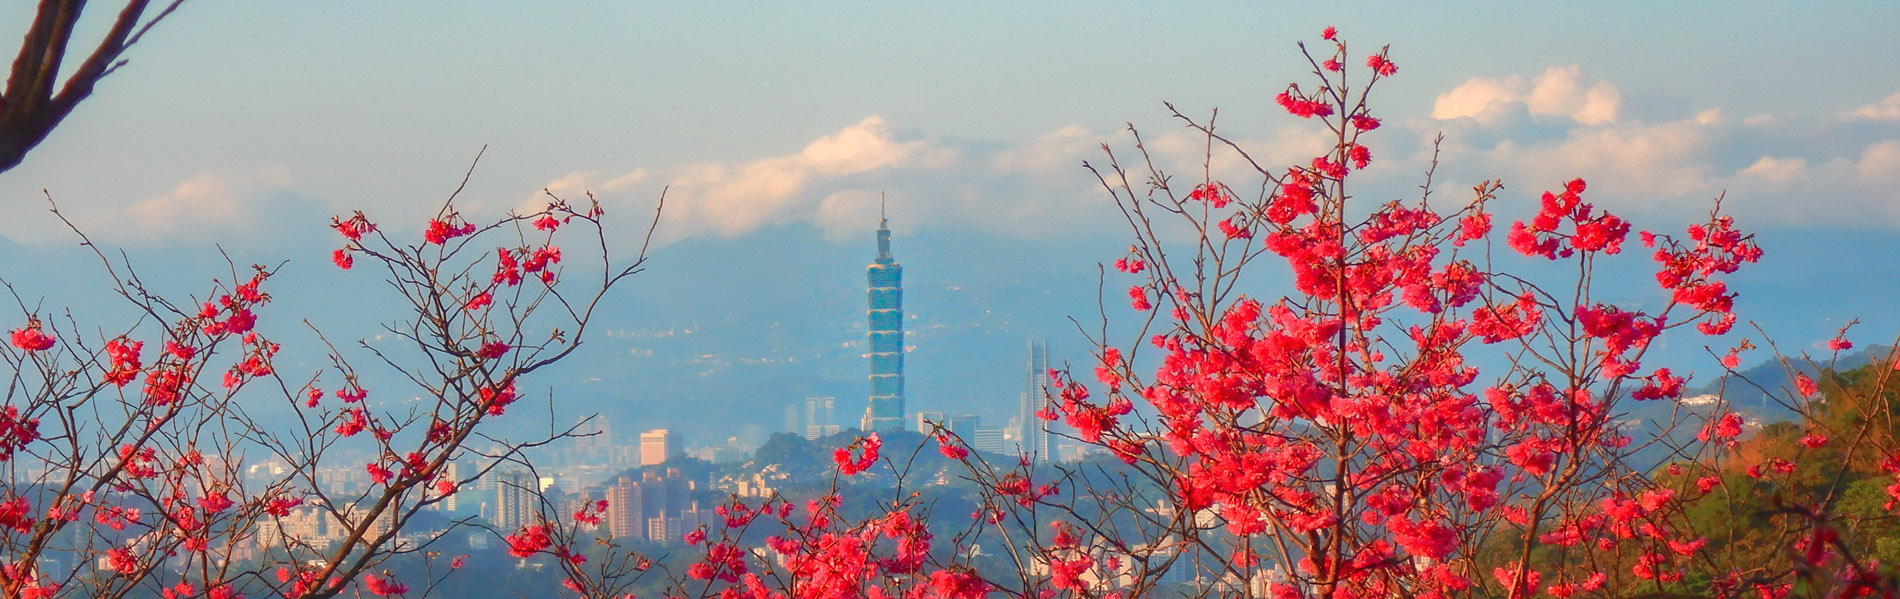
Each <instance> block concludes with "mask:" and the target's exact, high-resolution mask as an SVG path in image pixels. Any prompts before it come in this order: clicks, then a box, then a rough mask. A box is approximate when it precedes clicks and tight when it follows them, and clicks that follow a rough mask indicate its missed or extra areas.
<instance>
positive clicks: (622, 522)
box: [606, 476, 647, 539]
mask: <svg viewBox="0 0 1900 599" xmlns="http://www.w3.org/2000/svg"><path fill="white" fill-rule="evenodd" d="M606 495H607V534H608V535H609V536H612V537H615V538H622V539H633V538H642V539H643V538H646V523H647V518H646V506H645V504H644V502H643V501H642V498H641V496H640V483H638V482H634V480H633V479H632V478H629V477H625V476H622V477H620V478H619V479H618V480H615V481H614V484H613V485H612V486H609V487H607V493H606Z"/></svg>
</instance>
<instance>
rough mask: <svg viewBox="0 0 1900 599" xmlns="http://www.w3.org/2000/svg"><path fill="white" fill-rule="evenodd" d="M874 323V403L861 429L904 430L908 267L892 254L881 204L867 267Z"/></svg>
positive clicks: (887, 223)
mask: <svg viewBox="0 0 1900 599" xmlns="http://www.w3.org/2000/svg"><path fill="white" fill-rule="evenodd" d="M865 275H866V278H867V279H869V282H870V289H869V291H868V293H867V295H868V296H869V300H870V309H869V310H867V314H868V317H869V319H870V324H871V339H870V341H871V352H870V358H871V405H869V406H867V407H866V408H865V410H864V421H863V423H862V426H861V428H863V429H864V430H867V431H886V430H904V414H905V412H904V267H903V266H901V265H899V264H898V263H897V259H896V258H894V257H892V256H891V228H890V221H889V220H888V219H886V218H884V208H883V204H882V200H879V205H878V221H877V259H876V260H875V261H873V262H871V266H870V267H868V268H866V269H865Z"/></svg>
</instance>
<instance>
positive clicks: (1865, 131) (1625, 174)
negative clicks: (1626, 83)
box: [1413, 66, 1900, 226]
mask: <svg viewBox="0 0 1900 599" xmlns="http://www.w3.org/2000/svg"><path fill="white" fill-rule="evenodd" d="M1580 73H1581V70H1580V69H1579V68H1577V67H1574V66H1573V67H1551V68H1548V69H1546V70H1545V71H1544V72H1543V73H1542V74H1541V75H1538V76H1537V77H1536V78H1534V79H1532V80H1530V81H1528V82H1527V81H1526V80H1525V78H1524V77H1523V76H1521V75H1512V76H1507V77H1498V78H1474V79H1471V80H1469V81H1466V82H1465V83H1463V84H1461V85H1459V86H1458V87H1456V88H1455V89H1452V90H1450V91H1447V92H1445V93H1443V94H1441V95H1439V96H1438V101H1437V103H1436V105H1435V106H1434V110H1433V114H1432V116H1433V117H1434V118H1435V119H1436V120H1435V121H1431V122H1427V123H1423V124H1422V126H1423V127H1426V128H1431V129H1438V128H1442V129H1444V130H1445V131H1446V134H1447V143H1446V146H1445V156H1446V162H1447V164H1448V165H1450V166H1449V168H1448V170H1450V171H1453V172H1455V173H1457V175H1461V176H1465V177H1469V178H1472V179H1482V178H1493V177H1502V178H1503V180H1505V181H1506V183H1507V186H1508V187H1507V189H1510V190H1512V193H1513V194H1524V195H1527V196H1528V197H1536V193H1537V192H1538V191H1539V190H1543V189H1552V188H1555V187H1556V186H1558V185H1560V184H1561V182H1563V181H1566V180H1569V179H1571V178H1576V177H1581V178H1583V179H1585V180H1586V181H1589V182H1590V191H1589V192H1588V193H1587V194H1586V195H1587V196H1588V197H1589V198H1590V201H1591V202H1593V203H1595V204H1596V205H1598V206H1603V207H1605V208H1609V209H1613V210H1617V211H1619V212H1623V213H1626V214H1645V213H1646V214H1647V215H1649V216H1655V217H1660V218H1661V219H1665V220H1667V219H1682V218H1695V217H1697V216H1698V215H1700V214H1703V213H1705V211H1706V210H1707V209H1708V207H1709V202H1710V200H1711V199H1712V198H1714V197H1715V196H1717V195H1726V198H1727V200H1726V201H1725V203H1724V206H1725V207H1726V208H1727V209H1728V210H1729V211H1730V212H1732V213H1735V214H1737V216H1738V217H1742V218H1745V219H1747V218H1753V219H1755V220H1754V222H1756V223H1764V224H1766V223H1772V224H1776V225H1815V224H1833V225H1843V224H1845V225H1852V226H1900V192H1896V191H1895V188H1894V186H1893V185H1892V183H1893V182H1894V181H1895V180H1896V179H1900V127H1895V126H1890V125H1887V124H1886V123H1868V122H1866V119H1887V118H1893V119H1895V120H1900V95H1895V96H1894V97H1892V98H1888V99H1887V100H1886V101H1884V102H1882V103H1880V104H1878V105H1872V106H1866V107H1861V108H1858V109H1855V110H1849V111H1841V112H1838V113H1835V115H1834V116H1832V117H1821V118H1790V117H1785V116H1780V115H1770V114H1757V115H1751V116H1748V117H1747V118H1743V119H1741V120H1740V121H1737V120H1735V119H1733V118H1730V117H1729V116H1728V115H1727V114H1726V113H1725V112H1724V111H1723V110H1722V109H1721V108H1719V107H1718V108H1708V109H1704V110H1702V111H1701V112H1699V113H1696V114H1694V115H1693V116H1689V117H1679V118H1676V119H1661V120H1640V119H1629V118H1624V115H1621V114H1620V112H1621V102H1622V100H1621V93H1620V92H1619V91H1618V88H1617V86H1616V85H1615V84H1614V83H1612V82H1609V81H1602V80H1598V81H1589V80H1586V79H1584V78H1583V77H1581V75H1580ZM1890 112H1891V113H1892V114H1891V115H1890V114H1889V113H1890ZM1513 114H1515V115H1520V116H1517V117H1512V116H1511V115H1513ZM1526 114H1528V115H1533V116H1538V115H1542V116H1547V117H1548V116H1558V117H1563V118H1561V119H1548V118H1547V119H1541V120H1539V119H1531V120H1527V119H1524V118H1522V116H1521V115H1526ZM1420 125H1421V124H1420V123H1413V126H1420Z"/></svg>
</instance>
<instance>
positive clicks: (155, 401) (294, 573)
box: [0, 179, 657, 599]
mask: <svg viewBox="0 0 1900 599" xmlns="http://www.w3.org/2000/svg"><path fill="white" fill-rule="evenodd" d="M466 182H467V181H466V179H464V181H463V183H464V184H466ZM456 193H457V194H459V193H461V189H460V188H458V189H457V192H456ZM55 213H57V209H55ZM602 215H603V213H602V210H601V209H600V207H599V205H598V204H597V203H593V202H591V201H590V202H589V203H588V204H587V205H581V206H574V205H570V204H569V203H568V202H567V201H565V200H563V199H560V198H556V197H553V196H551V195H550V196H549V201H548V202H547V203H546V205H545V206H544V207H542V208H540V209H538V210H535V211H533V212H526V213H517V214H510V215H507V216H504V217H502V218H500V219H497V220H494V221H490V222H487V223H485V224H479V225H478V224H475V223H474V222H472V221H471V220H470V219H468V218H465V217H464V216H463V215H461V214H460V213H458V212H457V211H456V209H455V195H451V196H450V199H449V200H448V201H447V202H445V203H444V204H443V205H442V208H441V209H440V211H439V212H438V213H437V215H436V216H435V217H434V218H432V219H430V220H429V221H428V222H427V223H423V224H418V225H416V226H405V227H401V230H395V231H392V230H390V228H389V227H386V226H385V225H383V224H379V223H377V222H376V221H373V220H371V218H370V217H369V216H368V215H366V214H364V213H361V212H358V213H355V214H353V215H351V216H349V217H347V218H342V217H339V218H338V219H337V220H336V221H335V222H334V223H333V224H332V228H334V229H335V231H336V232H337V233H338V234H339V235H340V236H341V239H342V244H341V245H342V247H340V248H339V249H337V250H336V251H335V252H334V253H333V255H332V256H331V258H332V259H333V261H334V263H335V266H336V267H339V268H343V269H346V270H355V271H370V272H363V273H362V276H377V275H380V276H381V277H382V278H383V279H384V281H385V282H387V283H388V285H389V287H390V288H391V289H392V290H393V291H394V299H396V300H397V301H400V302H401V305H403V306H406V307H407V308H408V311H407V313H408V316H407V317H406V318H404V319H402V320H400V321H397V322H392V323H389V324H387V325H386V328H387V330H388V331H389V332H390V333H393V334H394V335H395V337H396V338H398V339H400V340H402V341H403V342H404V343H405V344H407V347H401V346H394V347H392V346H387V345H375V344H370V343H362V344H360V347H359V348H358V349H357V350H356V351H346V350H344V349H342V348H338V347H335V346H332V345H330V342H329V341H328V340H327V339H325V338H324V337H322V336H321V334H320V333H319V334H317V336H316V337H315V338H314V339H311V340H310V341H309V343H310V344H311V345H310V346H309V347H310V348H312V349H314V350H317V351H318V352H319V353H320V354H328V355H329V359H330V362H331V366H330V367H329V368H326V369H322V370H318V371H312V372H295V371H293V370H289V369H286V368H285V367H284V366H283V365H280V364H278V363H277V362H276V358H277V356H278V355H279V351H280V345H279V343H278V341H277V339H279V338H282V337H280V335H283V333H271V332H266V331H263V330H259V328H258V326H257V323H258V315H259V314H260V313H261V312H263V311H265V310H267V309H269V305H270V303H271V300H272V296H271V293H272V292H271V290H270V286H269V282H270V279H271V277H272V276H273V275H274V274H275V273H276V272H277V271H276V269H274V268H270V267H263V266H256V267H251V268H249V269H245V270H243V271H239V270H238V269H236V268H235V267H234V268H233V269H232V273H231V275H230V278H228V279H226V278H219V279H214V280H213V281H212V283H211V285H210V289H209V292H208V294H207V295H205V296H203V297H200V298H192V299H189V300H177V299H172V298H167V297H163V296H160V295H158V294H156V293H154V292H153V291H151V288H150V287H149V286H148V284H147V282H146V280H145V279H144V278H143V277H141V276H140V275H139V274H138V272H137V271H136V269H135V265H134V264H132V263H131V261H130V260H117V261H115V260H113V259H112V258H110V257H109V256H108V255H107V254H105V253H104V252H103V251H101V252H99V254H98V255H99V258H100V260H101V263H102V264H103V265H104V267H105V270H106V272H107V274H108V276H109V277H110V279H111V280H112V282H113V283H114V286H113V289H114V291H115V292H116V293H117V295H119V296H120V297H122V298H123V299H124V300H125V301H126V302H128V303H129V304H130V305H131V306H132V307H134V308H135V311H136V312H137V315H138V316H137V319H136V322H135V323H133V324H132V325H130V326H128V327H125V328H123V329H118V330H119V331H120V332H117V333H105V334H101V333H96V332H89V331H93V330H113V329H110V328H106V327H103V326H101V325H85V324H82V321H81V319H80V318H79V317H78V316H75V315H71V314H55V313H52V312H49V311H45V310H41V309H38V308H36V307H34V306H32V305H30V304H28V303H27V302H25V301H20V302H18V305H19V308H20V311H21V313H22V318H23V321H24V324H23V325H22V326H20V327H18V328H14V329H12V330H11V331H10V336H11V339H10V341H11V343H9V344H7V345H6V346H5V347H0V358H4V360H5V361H6V364H7V365H8V366H9V367H10V368H11V376H10V377H9V379H8V388H7V402H6V405H5V407H4V411H0V435H3V436H0V465H3V466H4V468H5V469H6V471H7V474H8V475H9V476H8V478H7V481H6V482H5V483H4V485H3V486H0V547H4V548H5V555H6V558H5V560H6V561H5V563H4V564H3V565H0V597H7V598H15V597H19V598H47V597H58V596H87V597H127V596H163V597H165V598H167V599H181V598H184V597H201V596H202V597H210V598H213V599H232V598H236V597H243V596H267V595H275V596H284V597H293V598H300V597H311V598H320V597H331V596H336V595H339V594H351V595H355V594H360V593H365V592H366V593H368V594H371V595H406V596H422V595H427V594H428V589H429V588H430V587H432V586H433V585H434V584H435V583H437V582H440V580H441V579H442V577H445V576H447V575H448V574H449V571H450V570H452V569H453V568H454V567H455V566H456V565H459V563H460V561H459V560H453V561H451V560H442V561H441V562H437V561H436V560H435V559H433V558H434V557H437V556H439V555H440V547H438V546H437V543H436V539H442V538H446V537H447V536H448V535H449V534H451V533H454V532H455V531H456V530H457V529H458V528H462V527H469V526H476V524H475V523H472V522H469V521H468V520H459V521H455V522H452V523H451V524H450V525H449V526H448V527H446V528H437V529H433V530H430V531H426V532H424V531H418V530H413V529H412V528H413V527H411V526H410V524H411V522H412V521H413V520H414V519H415V518H416V517H417V516H418V514H420V513H421V512H422V511H423V510H425V509H429V508H430V507H432V506H435V505H437V504H439V503H441V502H443V501H444V500H446V499H447V498H449V497H451V496H453V495H455V494H457V493H458V492H461V491H462V489H463V488H464V487H467V486H468V485H470V484H472V483H473V482H475V481H476V480H477V479H478V478H479V477H481V476H483V475H484V474H485V473H487V472H488V471H489V470H491V469H493V468H495V467H496V466H497V465H498V464H503V463H507V462H519V461H522V460H523V451H524V450H525V449H527V448H530V447H533V446H537V445H540V444H545V443H547V442H550V441H552V440H554V439H559V438H563V437H566V436H569V435H571V434H572V433H573V431H571V430H568V431H559V430H556V431H552V432H550V433H549V434H548V435H546V436H545V437H542V438H539V439H532V438H531V439H527V440H522V439H519V438H509V437H507V436H500V435H494V434H491V433H488V432H485V431H486V430H487V429H490V428H493V426H494V425H492V424H490V423H491V422H492V421H494V420H495V419H497V418H499V417H501V416H503V415H504V414H506V413H508V411H509V410H510V409H511V408H518V406H517V402H518V401H520V400H521V398H522V397H521V394H520V392H519V391H518V389H519V388H520V384H521V382H522V381H523V380H524V379H525V378H526V377H528V376H530V375H531V374H533V373H534V372H536V371H538V370H540V369H543V368H545V367H547V366H549V365H551V364H554V363H556V362H558V361H560V360H562V359H565V358H567V357H568V356H570V355H572V354H573V352H574V351H575V350H576V349H577V348H578V347H579V346H580V343H581V340H582V339H583V336H584V335H585V334H586V332H587V326H588V323H589V322H590V321H591V319H592V317H593V315H594V313H595V310H596V309H598V308H599V307H600V306H601V305H602V301H603V299H604V298H605V297H606V293H607V292H608V291H609V290H610V289H612V288H613V287H614V286H616V285H618V284H619V283H620V282H622V281H623V280H625V279H626V278H627V277H629V276H632V275H633V274H635V273H637V272H639V271H640V269H641V267H642V265H643V264H644V262H645V252H646V248H645V247H644V246H642V247H641V249H640V254H639V255H638V256H636V257H634V258H633V259H632V260H631V261H617V260H614V259H613V258H612V257H611V253H610V252H609V244H608V241H607V239H608V237H607V235H606V234H605V232H604V231H605V227H604V226H603V221H602ZM61 218H62V219H63V218H64V217H63V216H62V217H61ZM654 222H655V223H656V224H657V216H656V218H655V221H654ZM651 232H652V229H651V228H649V229H648V238H649V239H650V237H651ZM75 234H77V235H79V236H80V237H81V239H82V240H84V241H86V244H87V245H88V246H91V247H94V248H97V246H96V245H93V244H92V243H91V242H90V241H89V240H85V239H84V235H83V234H81V233H79V232H78V230H77V229H75ZM562 239H570V240H574V241H575V242H576V243H577V244H578V245H569V246H568V248H569V249H570V250H571V249H574V248H576V247H578V248H581V255H580V256H578V257H567V256H564V255H563V251H562V249H563V246H562V245H561V244H559V243H557V242H558V241H560V240H562ZM570 279H571V280H570ZM8 288H9V289H10V290H14V291H15V295H14V297H16V298H19V297H21V295H20V294H19V292H18V290H16V289H14V288H13V287H12V284H11V283H9V284H8ZM352 355H368V356H370V357H371V358H372V359H374V360H375V361H377V362H380V365H381V366H382V367H383V368H386V369H387V371H388V372H393V373H395V376H394V377H393V378H392V377H389V376H378V377H364V376H360V375H359V373H358V371H357V370H356V369H355V368H354V366H353V365H352V360H351V359H350V356H352ZM370 380H381V381H390V382H388V383H385V384H384V386H382V387H380V388H378V387H377V386H376V385H373V384H371V383H370V382H369V381H370ZM398 394H403V395H409V394H414V395H418V396H419V398H420V401H410V402H402V401H396V400H395V397H397V396H398ZM272 402H275V403H277V404H279V405H277V406H271V405H269V404H270V403H272ZM286 414H288V415H289V417H288V418H286V417H285V415H286ZM356 456H368V458H367V459H363V458H360V457H356ZM344 460H351V462H350V463H352V464H354V470H355V473H356V474H355V475H354V477H353V478H357V479H360V480H359V481H356V482H353V483H351V484H344V485H339V484H336V482H335V481H333V480H330V478H331V477H330V476H329V472H328V469H334V468H335V467H336V466H338V465H340V464H341V463H342V461H344ZM456 463H462V464H469V465H470V466H471V467H469V468H466V469H462V470H457V469H455V468H452V467H450V466H451V464H456ZM260 468H262V469H263V472H264V473H265V474H264V475H262V476H259V475H258V472H259V469H260ZM319 522H320V523H323V524H324V525H327V526H328V527H329V529H330V530H331V531H333V533H334V534H331V535H328V537H329V538H326V539H324V540H323V541H322V542H318V541H316V540H313V539H311V538H310V536H309V535H308V534H307V532H300V530H301V528H300V527H303V526H309V525H313V523H319ZM410 557H414V558H424V557H426V558H431V559H424V560H423V561H424V562H425V563H426V564H427V568H428V569H427V571H428V577H429V578H428V579H427V580H403V579H401V577H399V576H396V575H393V574H391V573H390V572H389V571H388V569H387V565H388V564H390V563H391V561H392V560H399V559H406V558H410ZM412 589H414V590H412Z"/></svg>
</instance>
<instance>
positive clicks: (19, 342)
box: [13, 319, 56, 352]
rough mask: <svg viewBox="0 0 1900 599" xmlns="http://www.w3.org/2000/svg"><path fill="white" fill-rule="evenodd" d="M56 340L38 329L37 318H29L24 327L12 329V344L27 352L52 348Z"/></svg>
mask: <svg viewBox="0 0 1900 599" xmlns="http://www.w3.org/2000/svg"><path fill="white" fill-rule="evenodd" d="M55 342H56V340H54V339H53V337H52V336H51V335H47V334H46V333H45V332H43V331H41V330H40V322H39V320H37V319H35V320H29V321H27V323H26V326H25V327H22V328H18V329H14V330H13V346H14V347H17V348H20V349H22V350H26V351H29V352H36V351H46V350H49V349H53V344H54V343H55Z"/></svg>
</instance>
